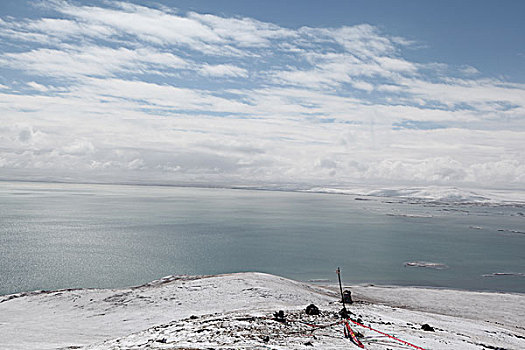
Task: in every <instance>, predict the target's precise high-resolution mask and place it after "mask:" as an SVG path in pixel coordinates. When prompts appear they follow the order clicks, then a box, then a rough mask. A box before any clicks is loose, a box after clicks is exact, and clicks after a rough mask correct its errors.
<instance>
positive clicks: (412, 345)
mask: <svg viewBox="0 0 525 350" xmlns="http://www.w3.org/2000/svg"><path fill="white" fill-rule="evenodd" d="M349 320H350V321H351V322H353V323H355V324H356V325H358V326H361V327H365V328H368V329H370V330H372V331H374V332H377V333H379V334H382V335H385V336H387V337H389V338H391V339H394V340H397V341H398V342H401V343H403V344H406V345H410V346H411V347H413V348H415V349H419V350H425V349H423V348H422V347H419V346H417V345H414V344H412V343H409V342H407V341H404V340H401V339H399V338H396V337H394V336H392V335H390V334H386V333H384V332H381V331H378V330H377V329H374V328H372V327H368V326H365V325H364V324H361V323H359V322H356V321H354V320H352V319H350V318H349Z"/></svg>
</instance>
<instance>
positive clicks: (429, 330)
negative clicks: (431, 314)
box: [421, 323, 434, 332]
mask: <svg viewBox="0 0 525 350" xmlns="http://www.w3.org/2000/svg"><path fill="white" fill-rule="evenodd" d="M421 329H422V330H424V331H427V332H434V328H433V327H431V326H429V325H428V324H426V323H425V324H424V325H422V326H421Z"/></svg>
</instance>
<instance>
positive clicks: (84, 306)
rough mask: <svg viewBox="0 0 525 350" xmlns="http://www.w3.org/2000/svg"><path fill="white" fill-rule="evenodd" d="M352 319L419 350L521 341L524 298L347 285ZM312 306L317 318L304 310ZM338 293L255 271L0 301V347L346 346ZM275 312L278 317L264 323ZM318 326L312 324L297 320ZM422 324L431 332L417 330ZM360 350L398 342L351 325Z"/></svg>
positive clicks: (524, 342) (511, 345) (512, 345)
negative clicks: (279, 313) (351, 297)
mask: <svg viewBox="0 0 525 350" xmlns="http://www.w3.org/2000/svg"><path fill="white" fill-rule="evenodd" d="M352 291H353V295H354V300H356V302H355V303H354V304H353V305H351V306H350V307H349V309H350V311H351V312H353V313H354V316H353V317H354V318H355V319H360V320H361V321H362V322H363V323H364V324H366V325H368V326H370V327H372V328H374V329H378V330H381V331H383V332H387V333H389V334H394V335H395V336H397V337H399V338H401V339H403V340H406V341H409V342H411V343H414V344H417V345H418V346H421V347H423V348H425V349H480V348H483V347H485V348H504V349H523V348H525V328H523V326H522V322H521V321H522V320H523V319H524V318H525V295H520V294H503V293H476V292H464V291H452V290H432V289H423V288H406V287H371V286H354V287H352ZM311 303H313V304H315V305H317V306H318V307H319V309H320V310H321V314H320V315H319V316H308V315H306V314H305V312H304V308H305V307H306V306H307V305H309V304H311ZM340 308H341V304H340V303H339V302H338V290H337V288H334V287H320V286H315V285H310V284H306V283H301V282H296V281H292V280H289V279H285V278H282V277H278V276H273V275H268V274H262V273H238V274H226V275H218V276H168V277H164V278H162V279H159V280H156V281H153V282H151V283H147V284H144V285H142V286H137V287H131V288H125V289H114V290H101V289H76V290H61V291H52V292H38V293H20V294H17V295H16V297H13V296H4V297H3V298H2V299H1V300H0V334H2V337H0V349H78V348H85V349H91V350H102V349H207V348H214V349H262V348H264V349H304V348H305V347H306V346H310V345H312V346H314V347H315V348H318V349H349V348H352V347H353V345H352V344H351V343H349V340H348V339H345V338H344V337H343V334H342V327H341V324H340V323H338V322H340V318H339V316H338V311H339V310H340ZM277 310H284V311H285V315H286V318H287V322H286V323H282V322H277V321H275V320H273V313H274V312H275V311H277ZM305 322H306V323H313V324H319V325H328V326H327V327H326V328H319V329H317V328H316V329H315V330H314V329H313V328H312V327H310V326H308V325H306V324H305ZM425 323H426V324H430V325H431V326H432V327H434V330H435V331H434V332H428V331H424V330H422V329H421V326H422V325H423V324H425ZM353 328H354V329H355V331H358V332H360V333H361V334H362V335H363V338H362V341H363V343H364V344H365V346H366V348H367V349H383V350H386V349H401V348H406V347H403V346H400V344H396V343H395V342H394V341H392V340H391V339H387V338H385V337H384V336H381V335H379V334H378V333H374V332H373V331H371V330H369V329H366V328H362V327H361V328H360V327H359V326H354V327H353Z"/></svg>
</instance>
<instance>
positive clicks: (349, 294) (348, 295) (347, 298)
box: [343, 290, 353, 304]
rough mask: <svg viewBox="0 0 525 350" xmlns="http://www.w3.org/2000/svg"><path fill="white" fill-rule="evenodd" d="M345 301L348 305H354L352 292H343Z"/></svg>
mask: <svg viewBox="0 0 525 350" xmlns="http://www.w3.org/2000/svg"><path fill="white" fill-rule="evenodd" d="M343 301H344V302H345V303H347V304H352V303H353V300H352V292H351V291H349V290H345V291H344V292H343Z"/></svg>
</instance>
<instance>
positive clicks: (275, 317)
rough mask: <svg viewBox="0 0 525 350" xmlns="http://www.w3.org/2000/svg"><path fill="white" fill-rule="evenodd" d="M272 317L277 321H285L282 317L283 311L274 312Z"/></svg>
mask: <svg viewBox="0 0 525 350" xmlns="http://www.w3.org/2000/svg"><path fill="white" fill-rule="evenodd" d="M273 319H274V320H275V321H278V322H286V318H285V317H284V311H283V310H279V311H278V312H276V313H274V314H273Z"/></svg>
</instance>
